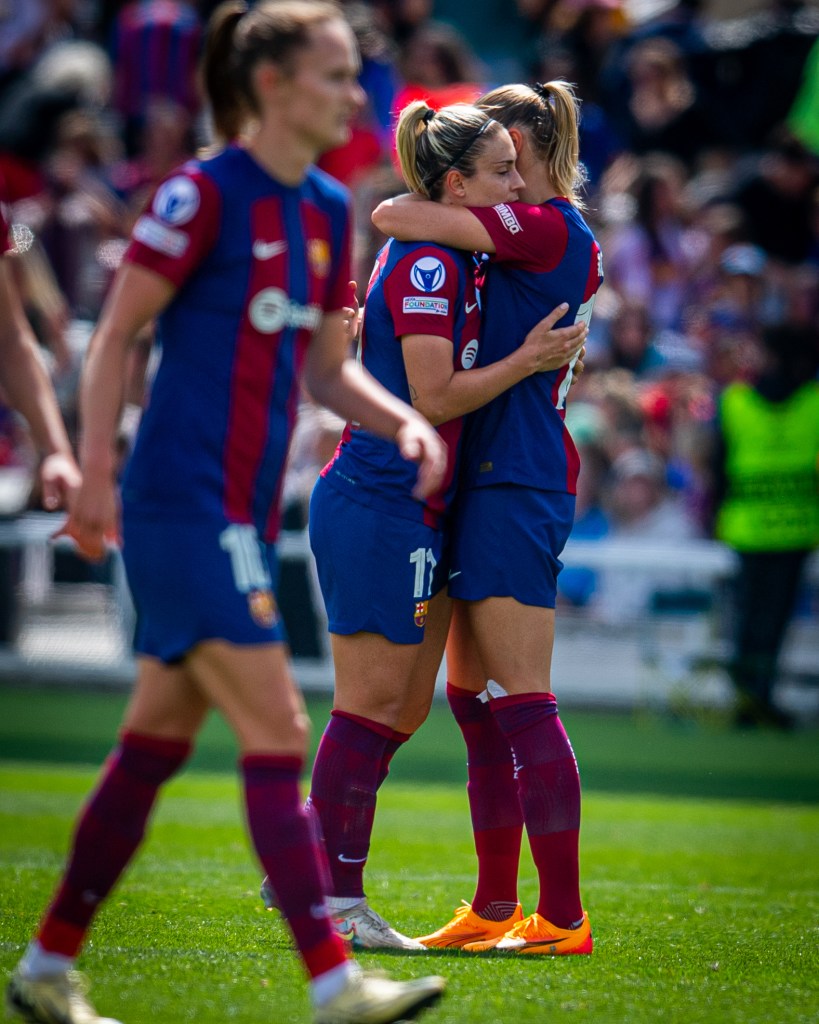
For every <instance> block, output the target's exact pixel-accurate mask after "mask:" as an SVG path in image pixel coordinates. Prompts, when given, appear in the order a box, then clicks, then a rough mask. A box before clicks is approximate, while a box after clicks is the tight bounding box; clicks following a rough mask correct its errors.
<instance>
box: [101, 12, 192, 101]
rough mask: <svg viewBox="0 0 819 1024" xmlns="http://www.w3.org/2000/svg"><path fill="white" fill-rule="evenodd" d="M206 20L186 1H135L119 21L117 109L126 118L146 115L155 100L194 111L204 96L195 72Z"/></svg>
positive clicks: (115, 55) (116, 36)
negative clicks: (173, 102)
mask: <svg viewBox="0 0 819 1024" xmlns="http://www.w3.org/2000/svg"><path fill="white" fill-rule="evenodd" d="M201 45H202V23H201V20H200V18H199V15H198V13H197V11H196V9H195V6H194V5H193V4H190V3H184V2H181V0H133V2H131V3H127V4H126V5H125V6H124V7H123V8H122V10H121V11H120V13H119V15H118V16H117V19H116V21H115V23H114V32H113V38H112V41H111V57H112V61H113V65H114V107H115V108H116V109H117V110H118V111H120V113H122V114H124V115H125V116H126V117H137V116H139V115H142V114H144V113H145V110H146V108H147V106H148V104H149V103H150V102H151V101H153V100H156V99H159V98H161V99H169V100H174V101H175V102H176V103H178V104H179V105H180V106H181V107H184V108H185V110H187V111H189V112H190V113H191V114H195V113H196V112H197V111H198V110H199V108H200V106H201V99H200V93H199V89H198V87H197V81H196V73H197V66H198V63H199V54H200V49H201Z"/></svg>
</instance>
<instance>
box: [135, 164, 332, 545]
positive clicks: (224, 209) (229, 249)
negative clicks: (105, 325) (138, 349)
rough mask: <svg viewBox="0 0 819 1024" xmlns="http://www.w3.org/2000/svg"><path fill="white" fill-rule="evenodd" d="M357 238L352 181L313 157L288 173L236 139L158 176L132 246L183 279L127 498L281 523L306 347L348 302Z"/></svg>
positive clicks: (162, 333)
mask: <svg viewBox="0 0 819 1024" xmlns="http://www.w3.org/2000/svg"><path fill="white" fill-rule="evenodd" d="M350 247H351V226H350V210H349V197H348V194H347V192H346V190H345V189H344V188H343V187H342V186H341V185H339V184H338V182H336V181H334V180H333V179H332V178H330V177H329V176H328V175H326V174H324V173H323V172H321V171H319V170H317V169H315V168H311V169H310V170H309V171H308V173H307V176H306V177H305V179H304V181H303V182H302V183H301V184H300V185H298V186H296V187H289V186H285V185H282V184H280V183H279V182H278V181H276V180H275V179H273V178H272V177H271V176H270V175H269V174H268V173H267V172H266V171H265V170H264V169H263V168H262V167H260V166H259V164H257V163H256V161H255V160H254V159H253V158H252V157H251V156H250V154H249V153H247V152H246V151H245V150H244V149H241V148H240V147H237V146H229V147H228V148H227V149H225V150H223V151H222V152H221V153H220V154H219V155H218V156H216V157H214V158H212V159H208V160H203V161H192V162H190V163H188V164H186V165H185V166H184V167H182V168H181V169H180V170H179V171H177V172H176V173H175V174H173V175H171V176H170V177H169V178H168V179H166V180H165V181H164V182H163V183H162V184H160V186H159V188H158V189H157V191H156V193H155V194H154V197H153V200H152V202H151V204H150V205H149V208H148V210H147V212H146V213H145V214H143V216H142V217H141V218H140V219H139V220H138V221H137V223H136V225H135V226H134V231H133V238H132V242H131V245H130V247H129V249H128V251H127V253H126V257H125V258H126V260H128V261H129V262H131V263H135V264H139V265H140V266H143V267H145V268H147V269H149V270H151V271H153V272H155V273H157V274H159V275H161V276H162V277H164V278H165V279H166V280H168V281H170V282H171V283H172V284H173V285H175V286H176V288H177V291H176V294H175V296H174V298H173V300H172V301H171V303H170V304H169V306H168V307H167V308H166V310H165V311H164V312H163V314H162V315H161V317H160V319H159V325H158V340H159V342H160V345H161V352H162V357H161V360H160V363H159V368H158V370H157V373H156V376H155V379H154V381H153V383H152V387H151V394H150V399H149V402H148V406H147V409H146V410H145V413H144V416H143V419H142V423H141V425H140V429H139V432H138V435H137V440H136V444H135V447H134V452H133V455H132V457H131V459H130V462H129V465H128V467H127V470H126V473H125V477H124V481H123V500H124V501H126V502H130V503H131V505H132V506H134V507H138V508H139V509H140V510H142V511H143V512H144V513H145V514H154V513H156V514H159V513H160V512H161V513H162V514H163V515H164V516H166V517H167V515H168V514H169V513H170V511H171V510H178V511H179V513H180V515H181V516H186V517H187V516H193V515H196V514H203V513H205V514H214V513H219V514H223V515H225V516H227V518H228V519H229V520H231V521H232V522H237V523H253V524H255V526H256V528H257V530H258V531H259V536H260V537H263V538H265V539H266V540H272V539H273V538H274V537H275V536H276V533H277V531H278V522H279V507H278V506H279V495H280V489H281V483H282V473H283V467H284V464H285V459H286V456H287V450H288V446H289V443H290V437H291V434H292V429H293V425H294V421H295V416H296V411H297V405H298V399H299V377H300V373H301V368H302V363H303V360H304V355H305V352H306V349H307V345H308V344H309V342H310V338H311V335H312V333H313V331H314V330H316V328H317V327H318V326H319V324H320V322H321V318H322V315H323V313H324V312H335V311H338V310H341V309H342V308H343V307H344V306H349V305H350V303H351V298H352V296H351V293H350V288H349V280H350V260H351V257H350Z"/></svg>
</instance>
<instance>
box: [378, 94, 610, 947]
mask: <svg viewBox="0 0 819 1024" xmlns="http://www.w3.org/2000/svg"><path fill="white" fill-rule="evenodd" d="M478 105H479V106H480V108H481V109H483V110H486V111H487V113H489V114H490V115H491V116H492V117H495V118H496V119H497V120H499V121H501V123H502V124H504V125H505V126H506V127H507V128H508V130H509V133H510V135H511V136H512V139H513V141H514V144H515V149H516V151H517V167H518V170H519V171H520V173H521V176H522V177H523V179H524V181H525V182H526V187H525V189H524V190H522V191H521V199H522V200H524V202H521V203H504V204H500V205H498V206H495V207H494V208H493V209H469V210H449V209H447V210H445V211H440V210H437V209H435V208H433V207H432V206H431V204H429V203H425V204H421V203H418V202H417V201H416V200H415V199H414V198H412V197H400V198H399V199H397V200H393V201H390V202H388V203H384V204H382V206H381V207H380V208H379V210H377V211H376V213H375V215H374V220H375V223H376V225H377V226H378V227H379V228H380V229H381V230H382V231H387V232H389V233H391V234H394V235H397V236H398V237H400V238H433V239H435V240H436V241H438V242H441V243H445V244H449V245H460V246H469V247H470V248H472V249H475V250H477V251H479V252H484V253H490V254H491V257H490V259H489V262H488V265H487V268H486V283H485V286H484V289H483V292H482V294H483V303H484V327H483V333H482V335H481V346H482V352H481V357H482V358H485V359H496V358H499V357H502V356H503V355H504V353H506V352H508V351H509V350H510V348H512V347H514V345H515V344H516V341H517V339H519V338H520V337H522V336H523V334H524V333H525V332H526V331H527V330H528V329H529V328H530V327H531V325H532V324H533V323H534V322H535V321H536V320H537V318H538V317H539V316H541V315H542V313H543V312H544V310H548V309H550V308H551V307H552V306H553V305H554V304H555V302H556V301H558V300H565V301H567V302H568V304H569V308H568V311H567V312H566V315H565V318H564V321H565V322H572V321H585V322H588V320H589V319H590V317H591V314H592V307H593V305H594V298H595V295H596V293H597V290H598V288H599V286H600V284H601V282H602V278H603V272H602V261H601V256H600V248H599V246H598V244H597V242H596V241H595V239H594V237H593V235H592V233H591V231H590V230H589V228H588V226H587V224H586V223H585V221H584V220H583V217H582V215H581V213H580V207H581V203H580V200H579V196H578V191H579V186H580V184H581V176H580V173H579V166H578V127H577V114H578V110H577V102H576V99H575V96H574V94H573V92H572V90H571V88H570V87H569V86H567V85H566V84H565V83H561V82H550V83H547V84H546V85H538V86H536V87H534V88H530V87H529V86H523V85H513V86H504V87H501V88H499V89H496V90H493V91H492V92H491V93H489V94H487V95H485V96H483V97H482V98H481V99H480V100H479V102H478ZM571 377H572V368H571V366H569V367H566V368H563V369H561V370H558V371H556V372H551V373H544V374H540V375H538V376H534V377H529V378H527V379H526V380H524V381H522V382H521V383H520V384H518V385H516V386H515V387H514V388H512V389H511V390H510V391H508V392H506V393H505V394H503V395H501V396H499V397H498V398H497V399H495V400H494V401H493V402H491V403H490V404H489V405H487V406H486V407H485V408H483V409H481V410H479V411H478V412H476V413H475V414H474V415H473V417H471V420H470V423H469V425H468V428H467V440H466V442H465V451H464V464H463V474H462V482H461V490H460V493H459V498H458V502H457V509H456V514H455V521H454V523H453V527H452V531H453V539H452V557H451V564H450V573H449V593H450V595H451V596H452V597H453V598H456V599H457V600H456V603H455V605H456V606H455V611H454V614H453V623H452V629H451V631H450V639H449V643H448V646H447V667H448V672H449V682H448V688H447V694H448V698H449V702H450V706H451V708H452V711H453V713H454V715H455V718H456V720H457V721H458V724H459V725H460V727H461V730H462V732H463V735H464V739H465V741H466V745H467V751H468V764H469V768H468V771H469V800H470V809H471V813H472V823H473V830H474V833H475V846H476V851H477V855H478V867H479V870H478V884H477V889H476V892H475V896H474V897H473V900H472V902H471V904H465V905H464V906H463V907H461V908H460V909H459V910H457V911H456V914H455V917H454V918H453V919H452V921H450V922H448V923H447V924H446V925H444V926H443V927H442V928H440V929H438V930H437V931H436V932H434V933H432V934H430V935H427V936H424V937H423V938H422V940H421V941H422V942H424V943H425V944H426V945H429V946H444V947H461V948H465V949H468V950H470V951H472V952H479V951H482V950H486V949H491V948H497V949H502V950H508V951H511V952H516V953H522V954H532V953H542V954H547V955H555V954H563V953H581V954H582V953H591V951H592V945H593V942H592V935H591V929H590V927H589V922H588V917H587V915H586V914H585V913H584V911H583V908H582V905H581V901H580V890H579V877H578V837H579V828H580V783H579V778H578V773H577V765H576V762H575V758H574V754H573V752H572V748H571V745H570V743H569V740H568V737H567V736H566V733H565V730H564V729H563V726H562V724H561V722H560V718H559V717H558V714H557V702H556V699H555V697H554V694H553V693H552V690H551V679H550V668H551V657H552V648H553V645H554V614H555V612H554V608H555V582H556V577H557V574H558V572H559V571H560V568H561V563H560V557H559V556H560V553H561V551H562V549H563V546H564V544H565V542H566V539H567V538H568V535H569V531H570V529H571V524H572V518H573V515H574V494H575V484H576V480H577V473H578V469H579V461H578V457H577V452H576V449H575V446H574V444H573V442H572V439H571V437H570V436H569V433H568V431H567V429H566V426H565V423H564V405H565V401H566V395H567V392H568V389H569V386H570V384H571ZM487 696H488V698H490V699H486V698H487ZM524 823H525V825H526V830H527V833H528V836H529V843H530V847H531V849H532V854H533V857H534V860H535V864H536V867H537V870H538V876H539V879H540V897H539V901H538V906H537V909H536V911H535V913H534V914H531V915H530V916H528V917H525V918H523V915H522V910H521V907H520V905H519V903H518V899H517V874H518V861H519V854H520V841H521V834H522V827H523V825H524Z"/></svg>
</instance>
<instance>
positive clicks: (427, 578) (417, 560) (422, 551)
mask: <svg viewBox="0 0 819 1024" xmlns="http://www.w3.org/2000/svg"><path fill="white" fill-rule="evenodd" d="M409 560H410V562H412V563H413V565H414V566H415V592H414V594H413V597H415V598H416V599H417V598H422V597H429V596H430V595H431V594H432V577H433V574H434V573H435V566H436V565H437V564H438V560H437V559H436V557H435V555H433V553H432V548H416V549H415V550H414V551H413V552H412V554H411V555H410V556H409ZM427 566H429V573H427Z"/></svg>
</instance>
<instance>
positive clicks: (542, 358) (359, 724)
mask: <svg viewBox="0 0 819 1024" xmlns="http://www.w3.org/2000/svg"><path fill="white" fill-rule="evenodd" d="M397 148H398V152H399V156H400V158H401V164H402V170H403V172H404V176H405V178H406V180H407V182H408V184H409V185H410V187H411V188H413V189H414V190H415V191H416V193H417V194H419V195H424V196H429V197H430V198H432V199H433V200H434V201H435V203H434V206H435V208H436V209H443V208H446V209H449V208H455V207H458V206H465V205H467V204H469V205H485V204H493V203H497V202H502V201H510V200H512V199H514V198H515V197H516V195H517V190H518V188H520V187H521V186H522V181H521V179H520V177H519V176H518V175H517V173H516V172H515V171H514V160H515V152H514V146H513V145H512V141H511V138H510V137H509V135H508V133H507V132H506V130H505V129H504V128H502V127H501V126H500V125H499V124H498V123H497V122H496V121H494V120H492V119H491V118H488V117H487V116H486V115H485V114H482V113H481V112H480V111H477V110H475V109H474V108H471V107H469V106H465V105H461V106H453V107H444V108H443V109H441V110H439V111H437V112H434V111H432V110H431V109H430V108H429V106H428V105H427V104H426V103H424V102H416V103H414V104H411V105H410V106H408V107H407V108H406V109H405V110H404V111H403V112H402V115H401V118H400V120H399V124H398V129H397ZM562 312H563V310H560V311H559V312H556V313H555V314H553V315H552V316H551V317H549V318H547V319H546V321H544V323H542V324H540V325H539V326H538V327H537V328H536V329H535V330H534V331H533V332H532V333H531V335H530V337H529V338H527V339H526V341H525V343H524V344H522V345H521V346H520V347H516V348H515V349H514V351H510V352H508V353H506V354H505V355H504V357H503V358H501V359H497V360H492V361H488V360H484V361H483V362H482V365H480V366H479V365H478V356H479V352H478V349H479V344H478V339H479V333H480V322H479V299H478V295H477V293H476V289H475V280H474V263H473V259H472V255H471V253H467V252H464V251H461V250H455V249H452V248H446V247H442V246H439V245H430V244H425V243H403V242H397V241H395V240H394V239H393V240H390V241H389V242H388V243H387V244H386V245H385V247H384V248H383V249H382V251H381V253H380V254H379V256H378V258H377V260H376V263H375V268H374V270H373V273H372V276H371V280H370V284H369V288H368V291H367V298H366V305H365V312H364V323H363V334H362V339H361V345H360V358H361V360H362V362H363V364H364V366H365V368H366V369H367V370H369V372H370V373H372V374H373V375H374V376H375V377H376V378H377V379H378V380H379V381H380V382H381V383H382V384H384V385H385V386H386V387H387V388H389V390H390V391H391V392H392V393H393V394H395V395H397V396H398V397H400V398H402V399H404V400H406V401H412V403H413V404H414V405H415V408H416V409H418V410H420V411H421V412H423V413H424V415H425V416H427V417H428V419H429V420H430V421H431V422H432V423H433V424H435V425H437V426H438V430H439V432H440V434H441V437H442V438H443V439H444V440H445V442H446V444H447V448H448V451H449V463H448V469H447V473H446V475H445V478H444V481H443V484H442V487H441V488H440V489H439V490H438V491H435V492H433V493H431V494H429V495H428V496H427V497H426V499H425V500H424V501H423V502H419V501H418V500H417V499H416V498H415V497H414V496H413V479H412V475H411V474H410V473H408V472H407V467H406V464H405V463H403V462H402V461H401V460H400V459H398V458H396V457H395V453H394V451H393V450H392V449H391V448H390V447H389V446H388V445H387V444H385V443H384V441H382V440H381V439H380V438H378V437H376V436H374V435H373V434H372V433H371V432H370V431H367V430H365V429H362V428H361V427H359V426H358V425H356V424H351V425H348V427H347V429H346V431H345V433H344V437H343V439H342V442H341V445H340V447H339V449H338V452H337V454H336V457H335V459H334V460H333V461H332V462H331V463H330V464H329V465H328V466H327V467H326V468H325V470H324V472H323V474H322V476H321V478H320V480H319V482H318V483H317V485H316V488H315V490H314V494H313V499H312V503H311V509H310V537H311V542H312V545H313V550H314V553H315V556H316V563H317V566H318V574H319V580H320V583H321V588H322V593H323V595H324V600H325V603H326V606H327V613H328V617H329V624H330V631H331V636H332V648H333V657H334V662H335V675H336V687H335V701H334V709H333V714H332V716H331V720H330V723H329V724H328V726H327V729H326V730H325V733H324V736H323V737H322V740H321V744H320V745H319V750H318V754H317V757H316V761H315V765H314V769H313V780H312V788H311V795H310V800H311V804H312V806H313V808H314V809H315V811H316V812H317V814H318V817H319V819H320V823H321V828H322V834H323V836H324V840H325V844H326V849H327V853H328V858H329V864H330V870H331V873H332V882H333V893H332V898H331V901H330V905H331V908H332V909H333V912H334V914H335V915H336V917H337V927H338V928H339V930H340V931H342V932H343V933H347V934H349V933H352V934H353V936H354V941H355V942H356V944H357V945H360V946H362V947H365V948H398V949H418V950H420V949H423V948H424V947H423V946H422V945H421V944H420V943H418V942H416V941H415V940H412V939H408V938H407V937H406V936H405V935H402V934H401V933H400V932H397V931H396V930H395V929H394V928H392V927H391V926H390V925H389V924H387V922H386V921H384V919H383V918H382V917H380V915H378V914H377V913H376V912H375V911H374V910H372V908H370V907H369V905H368V903H367V900H366V898H365V894H364V888H363V872H364V867H365V864H366V862H367V857H368V851H369V844H370V833H371V829H372V823H373V816H374V813H375V804H376V792H377V790H378V787H379V786H380V784H381V783H382V782H383V780H384V778H385V777H386V774H387V771H388V766H389V763H390V759H391V758H392V756H393V755H394V753H395V751H396V750H397V748H398V747H399V746H400V745H401V744H402V743H403V742H405V741H406V740H407V739H409V737H410V735H411V734H412V733H413V732H414V731H415V730H416V729H417V728H418V727H419V726H420V725H421V723H422V722H423V721H424V719H425V718H426V715H427V713H428V711H429V706H430V702H431V700H432V695H433V690H434V686H435V678H436V675H437V671H438V666H439V665H440V662H441V658H442V655H443V648H444V644H445V640H446V634H447V627H448V622H449V613H450V601H449V598H448V597H447V594H446V567H447V554H446V551H445V550H444V526H445V522H446V517H447V513H448V510H449V507H450V504H451V501H452V498H453V496H454V491H455V482H456V466H457V460H458V455H459V450H460V438H461V432H462V427H463V417H464V414H465V413H468V412H470V411H471V410H473V409H476V408H478V407H479V406H481V405H483V404H485V403H486V402H487V401H490V400H491V399H492V398H494V397H495V396H496V395H498V394H500V393H501V392H502V391H503V390H505V389H506V388H508V387H511V386H512V385H514V384H516V383H518V382H519V381H521V380H523V379H528V378H529V377H530V376H531V375H532V374H536V373H537V372H538V371H540V370H543V369H544V368H546V367H550V366H556V365H559V364H560V363H564V364H565V363H566V362H567V361H568V360H569V359H570V358H572V357H573V356H574V354H575V353H576V352H577V350H578V349H579V348H580V346H581V345H582V343H583V335H582V332H580V331H578V330H576V329H575V328H569V329H568V330H565V331H563V332H556V334H557V338H555V336H554V334H555V332H553V333H550V332H549V328H550V327H551V326H552V324H553V323H554V320H555V319H557V316H559V315H560V313H562ZM539 319H540V318H538V320H539ZM556 352H557V354H556Z"/></svg>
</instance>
